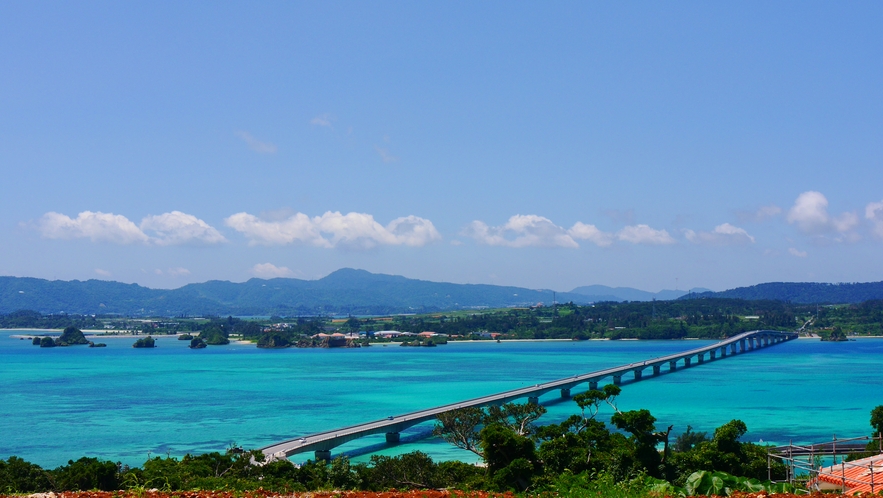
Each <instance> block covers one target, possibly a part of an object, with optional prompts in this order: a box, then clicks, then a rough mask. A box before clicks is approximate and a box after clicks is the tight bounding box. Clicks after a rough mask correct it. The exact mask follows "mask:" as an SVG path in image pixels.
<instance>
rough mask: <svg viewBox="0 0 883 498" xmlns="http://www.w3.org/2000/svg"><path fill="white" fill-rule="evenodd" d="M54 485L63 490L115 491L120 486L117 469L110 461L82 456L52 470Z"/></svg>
mask: <svg viewBox="0 0 883 498" xmlns="http://www.w3.org/2000/svg"><path fill="white" fill-rule="evenodd" d="M52 473H53V475H54V477H55V487H56V488H57V489H59V490H64V491H68V490H70V491H88V490H93V489H99V490H101V491H115V490H117V489H119V487H120V479H119V469H118V467H117V464H115V463H113V462H111V461H108V460H106V461H101V460H98V459H97V458H89V457H83V458H80V459H79V460H77V461H76V462H74V461H71V460H69V461H68V462H67V465H65V466H62V467H58V468H57V469H55V470H54V471H53V472H52Z"/></svg>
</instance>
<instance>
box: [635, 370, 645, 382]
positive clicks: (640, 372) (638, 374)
mask: <svg viewBox="0 0 883 498" xmlns="http://www.w3.org/2000/svg"><path fill="white" fill-rule="evenodd" d="M643 376H644V371H643V370H635V380H641V377H643Z"/></svg>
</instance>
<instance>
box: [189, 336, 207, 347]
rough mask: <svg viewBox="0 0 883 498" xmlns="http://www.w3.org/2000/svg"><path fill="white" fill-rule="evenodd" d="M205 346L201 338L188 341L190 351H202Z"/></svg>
mask: <svg viewBox="0 0 883 498" xmlns="http://www.w3.org/2000/svg"><path fill="white" fill-rule="evenodd" d="M206 346H207V345H206V343H205V341H203V340H202V338H201V337H193V338H191V339H190V349H203V348H205V347H206Z"/></svg>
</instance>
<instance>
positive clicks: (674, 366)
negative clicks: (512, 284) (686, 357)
mask: <svg viewBox="0 0 883 498" xmlns="http://www.w3.org/2000/svg"><path fill="white" fill-rule="evenodd" d="M677 369H678V362H677V361H670V362H668V371H669V372H674V371H675V370H677Z"/></svg>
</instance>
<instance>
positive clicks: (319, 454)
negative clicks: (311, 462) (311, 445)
mask: <svg viewBox="0 0 883 498" xmlns="http://www.w3.org/2000/svg"><path fill="white" fill-rule="evenodd" d="M319 460H325V461H326V462H330V461H331V450H316V461H317V462H318V461H319Z"/></svg>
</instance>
